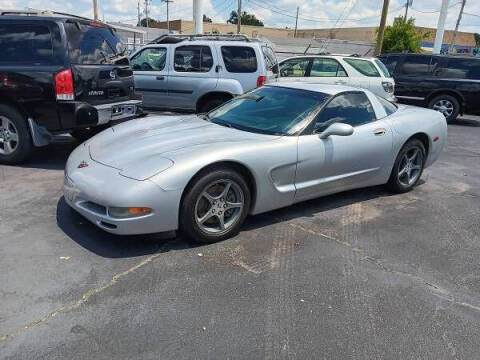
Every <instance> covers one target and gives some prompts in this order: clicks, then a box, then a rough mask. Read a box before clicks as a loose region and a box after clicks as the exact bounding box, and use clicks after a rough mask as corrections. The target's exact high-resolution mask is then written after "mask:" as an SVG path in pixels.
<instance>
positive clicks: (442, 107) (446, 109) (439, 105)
mask: <svg viewBox="0 0 480 360" xmlns="http://www.w3.org/2000/svg"><path fill="white" fill-rule="evenodd" d="M433 109H434V110H437V111H440V112H441V113H442V114H443V115H444V116H445V117H446V118H448V117H450V116H451V115H452V114H453V110H454V107H453V104H452V102H451V101H449V100H445V99H442V100H438V101H437V102H436V103H435V104H433Z"/></svg>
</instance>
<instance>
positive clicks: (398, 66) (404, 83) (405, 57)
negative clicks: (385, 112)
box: [379, 54, 480, 122]
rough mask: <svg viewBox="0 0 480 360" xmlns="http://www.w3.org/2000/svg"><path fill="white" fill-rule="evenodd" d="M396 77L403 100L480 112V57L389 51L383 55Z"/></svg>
mask: <svg viewBox="0 0 480 360" xmlns="http://www.w3.org/2000/svg"><path fill="white" fill-rule="evenodd" d="M379 58H380V60H382V62H383V63H384V64H385V65H386V66H387V68H388V70H389V71H390V73H391V74H392V75H393V78H394V80H395V96H396V97H397V98H398V101H399V102H404V103H407V104H413V105H420V106H424V107H429V108H431V109H435V110H438V111H441V112H442V113H443V114H444V115H445V117H446V118H447V121H448V122H450V121H452V120H455V119H456V118H457V116H458V114H464V113H466V114H471V115H478V114H480V101H479V99H480V58H475V57H473V56H466V55H463V56H460V55H450V56H448V55H422V54H385V55H381V56H379Z"/></svg>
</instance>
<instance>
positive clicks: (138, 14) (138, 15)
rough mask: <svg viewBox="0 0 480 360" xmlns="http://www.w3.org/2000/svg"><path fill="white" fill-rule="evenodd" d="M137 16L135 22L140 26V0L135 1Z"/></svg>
mask: <svg viewBox="0 0 480 360" xmlns="http://www.w3.org/2000/svg"><path fill="white" fill-rule="evenodd" d="M137 17H138V21H137V24H138V26H140V20H142V19H141V15H140V0H138V2H137Z"/></svg>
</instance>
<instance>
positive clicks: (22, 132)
mask: <svg viewBox="0 0 480 360" xmlns="http://www.w3.org/2000/svg"><path fill="white" fill-rule="evenodd" d="M31 152H32V140H31V137H30V131H29V130H28V127H27V122H26V121H25V118H24V117H23V116H22V115H21V114H20V113H19V112H18V111H16V110H15V109H13V108H11V107H10V106H7V105H0V163H2V164H18V163H21V162H23V161H25V160H26V159H27V158H28V157H29V156H30V154H31Z"/></svg>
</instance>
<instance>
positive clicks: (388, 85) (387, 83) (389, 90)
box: [382, 81, 394, 94]
mask: <svg viewBox="0 0 480 360" xmlns="http://www.w3.org/2000/svg"><path fill="white" fill-rule="evenodd" d="M382 86H383V90H385V91H386V92H387V93H390V94H393V91H394V87H393V84H392V83H391V82H390V81H382Z"/></svg>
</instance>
